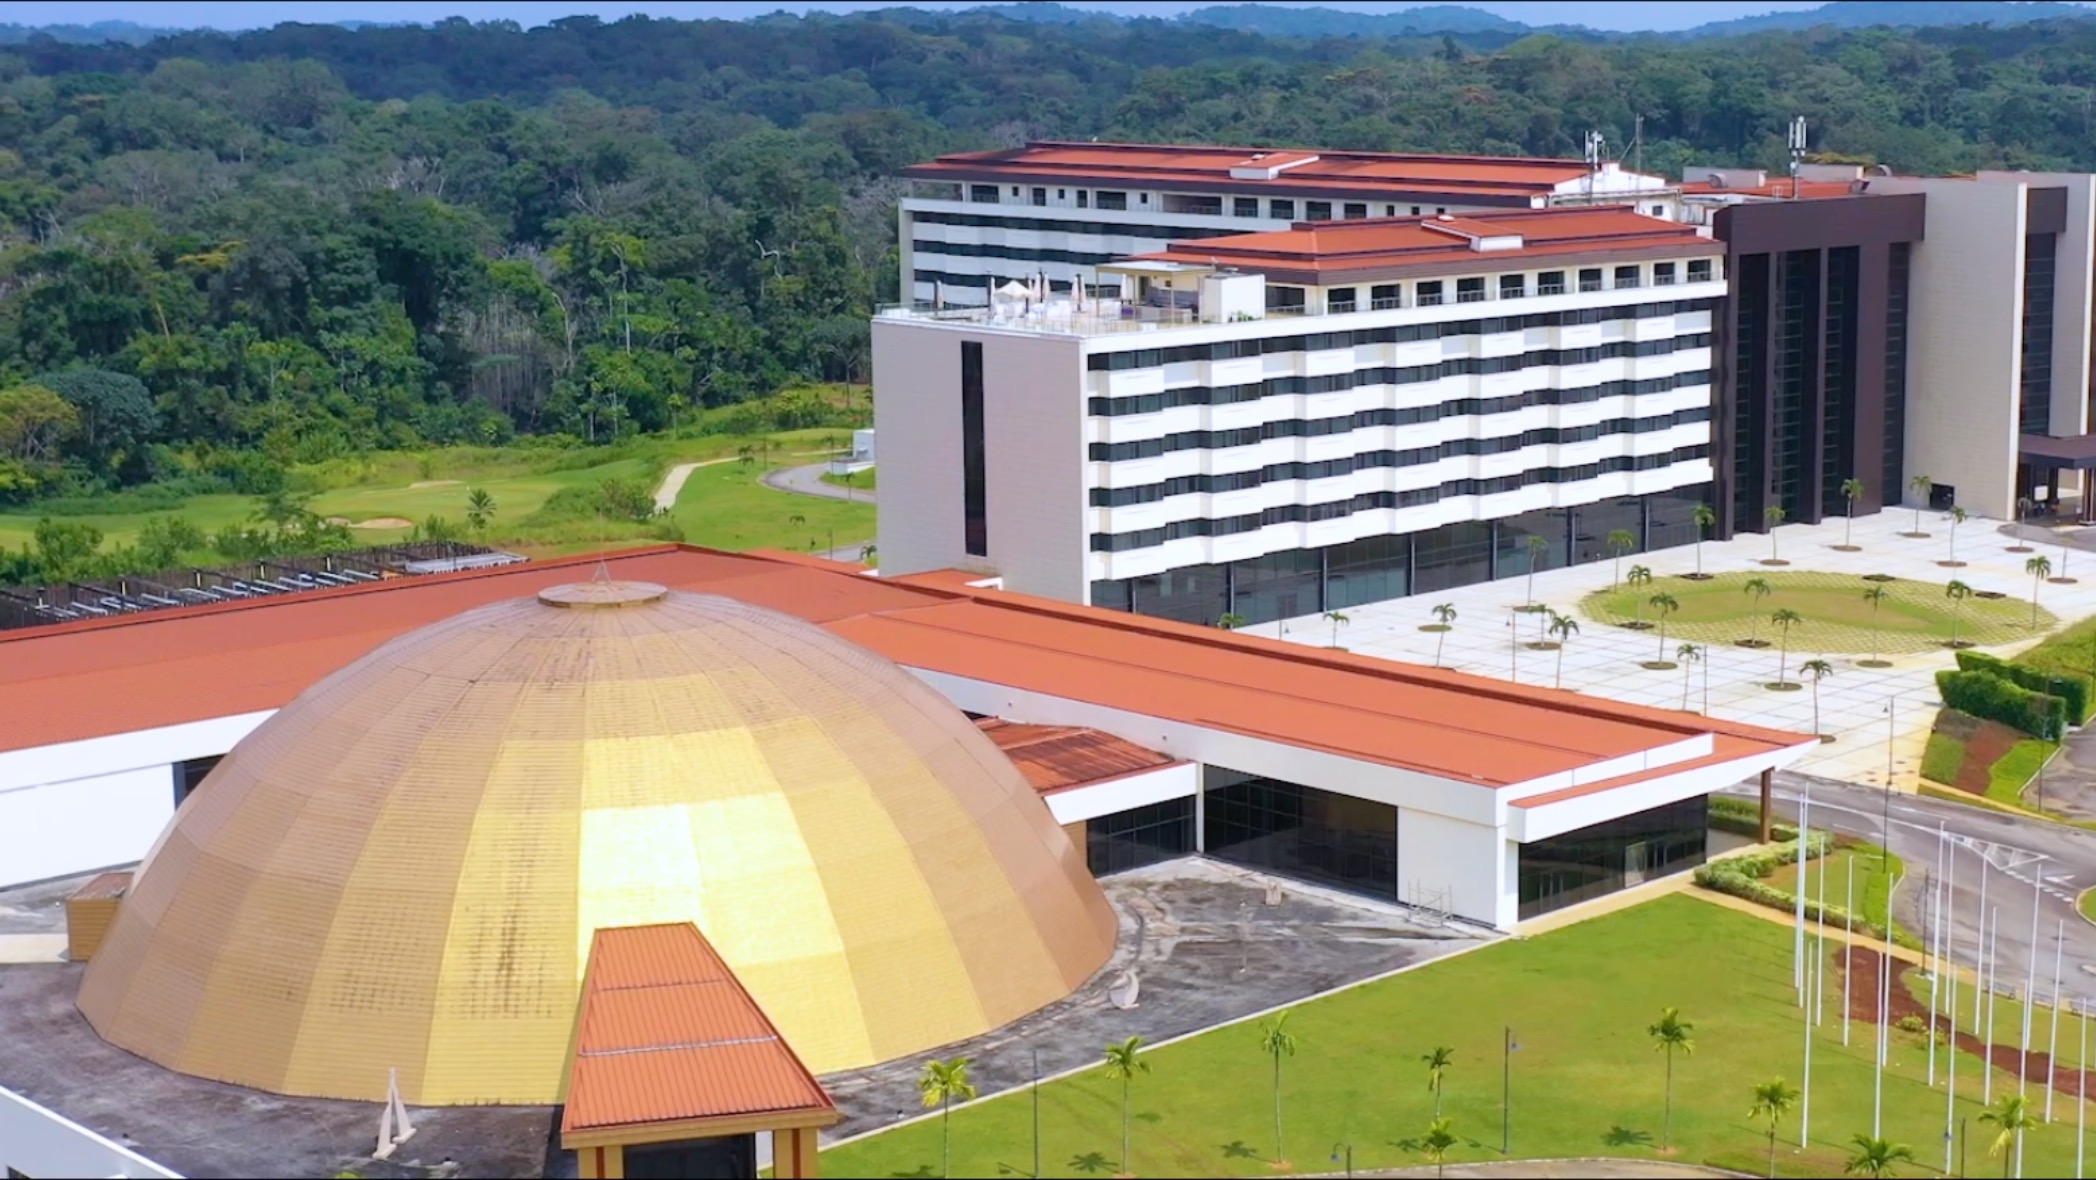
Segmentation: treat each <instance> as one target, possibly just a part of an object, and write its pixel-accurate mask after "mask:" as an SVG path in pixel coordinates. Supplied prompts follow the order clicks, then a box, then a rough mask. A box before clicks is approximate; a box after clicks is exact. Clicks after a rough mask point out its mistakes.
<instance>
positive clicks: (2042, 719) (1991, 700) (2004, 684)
mask: <svg viewBox="0 0 2096 1180" xmlns="http://www.w3.org/2000/svg"><path fill="white" fill-rule="evenodd" d="M1936 688H1937V691H1939V692H1940V693H1942V695H1943V703H1944V704H1946V705H1949V706H1950V707H1951V708H1953V709H1958V710H1962V711H1963V712H1966V713H1970V714H1972V715H1973V716H1975V717H1983V718H1986V719H1987V720H1989V721H1999V722H2001V723H2002V724H2003V725H2007V726H2010V727H2012V728H2015V729H2020V730H2022V731H2023V732H2025V733H2028V734H2031V735H2033V736H2036V737H2049V736H2051V735H2053V734H2058V733H2065V732H2066V727H2067V702H2066V701H2064V700H2062V699H2061V698H2059V697H2056V696H2053V695H2051V694H2050V693H2042V692H2032V691H2031V690H2029V689H2027V688H2024V687H2022V686H2021V685H2018V684H2012V683H2010V682H2009V681H2007V680H2005V679H2003V678H2002V677H2000V676H1996V675H1994V674H1993V673H1991V672H1964V671H1958V672H1953V671H1948V670H1946V671H1942V672H1938V673H1936Z"/></svg>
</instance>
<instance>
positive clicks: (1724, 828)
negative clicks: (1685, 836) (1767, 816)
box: [1710, 810, 1798, 842]
mask: <svg viewBox="0 0 2096 1180" xmlns="http://www.w3.org/2000/svg"><path fill="white" fill-rule="evenodd" d="M1710 826H1711V827H1713V828H1716V829H1717V830H1718V831H1720V832H1731V833H1733V834H1735V835H1740V836H1753V837H1755V838H1757V839H1759V838H1760V836H1761V813H1760V811H1759V810H1756V811H1754V812H1752V813H1750V814H1747V815H1728V814H1726V813H1725V812H1722V811H1716V810H1713V811H1712V812H1711V813H1710ZM1797 838H1798V826H1797V825H1796V824H1786V823H1781V822H1771V823H1770V824H1769V839H1771V840H1775V841H1778V842H1783V841H1789V840H1795V839H1797Z"/></svg>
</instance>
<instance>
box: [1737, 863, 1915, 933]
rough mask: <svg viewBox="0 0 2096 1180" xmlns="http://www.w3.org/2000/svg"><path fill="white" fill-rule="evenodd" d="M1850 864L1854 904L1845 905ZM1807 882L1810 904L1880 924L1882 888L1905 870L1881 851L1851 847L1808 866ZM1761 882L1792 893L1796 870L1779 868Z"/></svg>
mask: <svg viewBox="0 0 2096 1180" xmlns="http://www.w3.org/2000/svg"><path fill="white" fill-rule="evenodd" d="M1851 864H1854V865H1855V866H1856V868H1855V870H1854V871H1855V874H1856V892H1855V904H1854V905H1853V906H1851V905H1850V904H1849V872H1850V870H1849V865H1851ZM1809 867H1810V868H1811V870H1812V876H1811V880H1810V881H1809V882H1808V883H1807V885H1806V889H1807V896H1808V897H1810V898H1811V899H1812V900H1813V901H1819V900H1821V899H1825V900H1826V903H1827V904H1828V905H1830V906H1840V907H1842V908H1844V909H1850V910H1852V911H1853V912H1854V913H1855V915H1856V916H1857V917H1858V918H1869V919H1870V920H1871V921H1874V922H1883V921H1884V915H1885V888H1886V885H1887V884H1888V883H1889V882H1892V881H1897V880H1899V879H1900V878H1902V877H1904V876H1905V875H1906V872H1907V866H1906V865H1905V864H1904V863H1903V862H1902V861H1901V860H1900V858H1899V857H1897V856H1894V857H1889V858H1888V857H1887V856H1886V854H1885V850H1884V849H1882V848H1880V847H1878V846H1877V845H1875V844H1852V845H1850V846H1848V847H1847V848H1837V849H1835V850H1834V851H1833V852H1832V853H1831V854H1829V855H1827V856H1823V857H1820V858H1819V859H1817V860H1814V861H1813V862H1811V865H1810V866H1809ZM1822 868H1824V869H1825V872H1826V879H1825V881H1824V882H1822V881H1821V878H1820V872H1821V870H1822ZM1762 880H1763V881H1764V882H1765V883H1767V884H1768V885H1770V886H1773V887H1774V888H1777V889H1781V890H1784V891H1786V892H1796V890H1797V885H1798V866H1796V865H1794V864H1788V865H1781V866H1779V867H1778V868H1777V869H1776V871H1774V872H1772V873H1770V874H1769V875H1768V876H1766V877H1763V878H1762ZM1919 884H1920V882H1919V881H1909V882H1908V883H1907V887H1908V888H1915V887H1918V886H1919Z"/></svg>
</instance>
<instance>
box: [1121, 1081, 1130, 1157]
mask: <svg viewBox="0 0 2096 1180" xmlns="http://www.w3.org/2000/svg"><path fill="white" fill-rule="evenodd" d="M1132 1080H1133V1079H1131V1078H1122V1079H1121V1174H1122V1175H1124V1176H1125V1175H1127V1174H1128V1086H1129V1083H1130V1082H1131V1081H1132Z"/></svg>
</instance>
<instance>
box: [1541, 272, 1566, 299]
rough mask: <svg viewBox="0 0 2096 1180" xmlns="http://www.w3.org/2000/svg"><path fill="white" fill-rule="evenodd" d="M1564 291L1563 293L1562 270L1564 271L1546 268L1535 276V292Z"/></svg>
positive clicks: (1552, 292)
mask: <svg viewBox="0 0 2096 1180" xmlns="http://www.w3.org/2000/svg"><path fill="white" fill-rule="evenodd" d="M1564 293H1565V272H1564V271H1561V270H1546V271H1544V272H1543V273H1542V274H1539V275H1537V276H1536V294H1538V295H1563V294H1564Z"/></svg>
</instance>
